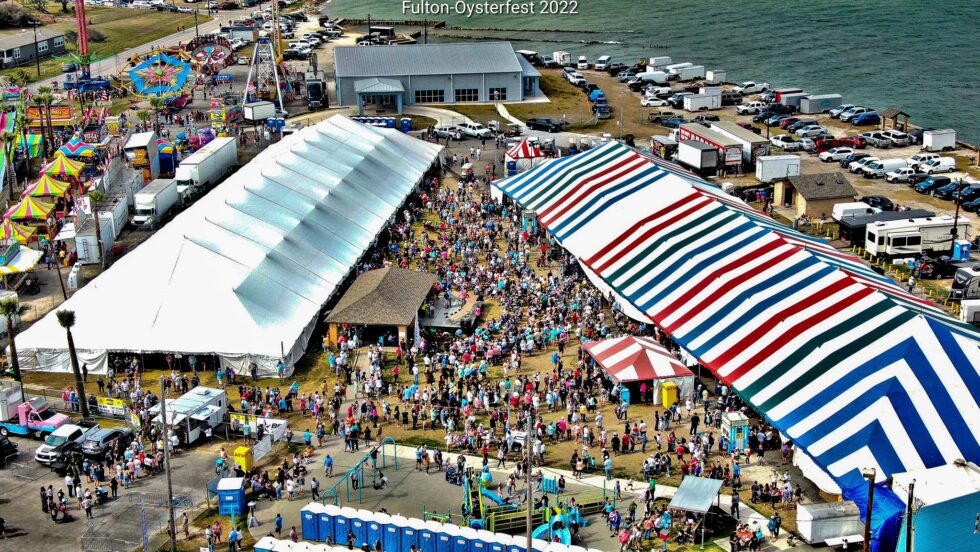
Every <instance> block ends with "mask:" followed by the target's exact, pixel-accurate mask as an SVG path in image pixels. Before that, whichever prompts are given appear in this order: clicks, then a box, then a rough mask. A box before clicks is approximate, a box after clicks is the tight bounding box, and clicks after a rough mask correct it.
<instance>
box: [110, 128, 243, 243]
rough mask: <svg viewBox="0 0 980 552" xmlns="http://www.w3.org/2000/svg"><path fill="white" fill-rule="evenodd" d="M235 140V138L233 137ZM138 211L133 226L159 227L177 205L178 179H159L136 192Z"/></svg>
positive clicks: (132, 219)
mask: <svg viewBox="0 0 980 552" xmlns="http://www.w3.org/2000/svg"><path fill="white" fill-rule="evenodd" d="M232 140H234V139H232ZM133 199H134V200H135V201H136V213H135V214H134V215H133V216H132V218H130V219H129V222H130V223H131V224H132V225H133V226H139V227H143V228H157V227H159V226H160V225H162V224H163V222H164V221H166V220H167V217H168V216H169V215H170V211H172V210H173V208H174V206H175V205H177V199H178V194H177V181H176V180H163V179H157V180H154V181H153V182H150V183H149V184H147V185H146V187H144V188H143V189H142V190H140V191H138V192H136V195H135V197H134V198H133Z"/></svg>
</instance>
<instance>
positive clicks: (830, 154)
mask: <svg viewBox="0 0 980 552" xmlns="http://www.w3.org/2000/svg"><path fill="white" fill-rule="evenodd" d="M852 153H854V150H853V149H851V148H831V149H829V150H827V151H825V152H823V153H821V154H820V160H821V161H823V162H824V163H830V162H832V161H840V160H841V159H843V158H845V157H847V156H848V155H850V154H852Z"/></svg>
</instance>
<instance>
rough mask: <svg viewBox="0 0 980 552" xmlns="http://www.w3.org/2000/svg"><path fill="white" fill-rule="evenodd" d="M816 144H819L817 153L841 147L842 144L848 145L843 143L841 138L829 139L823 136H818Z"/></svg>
mask: <svg viewBox="0 0 980 552" xmlns="http://www.w3.org/2000/svg"><path fill="white" fill-rule="evenodd" d="M814 144H816V146H817V153H823V152H825V151H827V150H829V149H832V148H839V147H841V146H846V145H847V144H844V143H842V141H841V140H829V139H827V140H825V139H822V138H818V139H817V140H815V141H814Z"/></svg>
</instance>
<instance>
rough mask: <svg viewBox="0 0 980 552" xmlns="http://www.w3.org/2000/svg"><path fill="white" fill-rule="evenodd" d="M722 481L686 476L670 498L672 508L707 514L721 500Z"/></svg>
mask: <svg viewBox="0 0 980 552" xmlns="http://www.w3.org/2000/svg"><path fill="white" fill-rule="evenodd" d="M722 483H724V481H722V480H721V479H710V478H707V477H685V478H684V479H682V480H681V486H680V487H678V488H677V491H676V492H674V498H672V499H670V509H671V510H684V511H685V512H694V513H698V514H706V513H707V512H708V511H709V510H711V507H712V506H713V505H715V501H716V500H719V495H720V494H721V485H722Z"/></svg>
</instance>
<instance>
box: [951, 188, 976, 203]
mask: <svg viewBox="0 0 980 552" xmlns="http://www.w3.org/2000/svg"><path fill="white" fill-rule="evenodd" d="M954 199H955V200H956V202H957V203H963V204H965V203H967V202H969V201H973V200H975V199H980V184H970V185H968V186H967V187H965V188H963V189H962V190H960V193H958V194H956V197H955V198H954Z"/></svg>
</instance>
